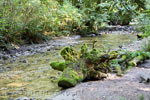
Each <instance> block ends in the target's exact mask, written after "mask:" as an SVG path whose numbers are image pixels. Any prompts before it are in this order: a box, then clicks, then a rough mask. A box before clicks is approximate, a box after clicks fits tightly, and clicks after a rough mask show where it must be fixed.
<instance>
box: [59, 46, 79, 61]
mask: <svg viewBox="0 0 150 100" xmlns="http://www.w3.org/2000/svg"><path fill="white" fill-rule="evenodd" d="M60 54H61V56H62V57H63V58H64V59H65V60H66V61H75V60H77V58H79V53H78V52H77V51H76V50H74V49H73V48H71V47H65V48H63V49H62V50H61V52H60Z"/></svg>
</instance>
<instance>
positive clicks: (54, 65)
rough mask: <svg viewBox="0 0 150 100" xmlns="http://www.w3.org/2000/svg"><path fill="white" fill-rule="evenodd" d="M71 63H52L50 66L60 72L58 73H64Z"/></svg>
mask: <svg viewBox="0 0 150 100" xmlns="http://www.w3.org/2000/svg"><path fill="white" fill-rule="evenodd" d="M69 63H70V62H69V61H68V62H67V61H66V62H52V63H50V66H51V67H52V68H53V69H55V70H58V71H63V70H64V69H65V68H67V67H68V65H69Z"/></svg>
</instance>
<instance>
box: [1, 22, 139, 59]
mask: <svg viewBox="0 0 150 100" xmlns="http://www.w3.org/2000/svg"><path fill="white" fill-rule="evenodd" d="M102 34H121V35H123V34H135V35H136V34H137V31H136V26H120V25H117V26H108V27H105V28H103V29H100V30H99V33H98V34H90V35H87V36H86V37H96V36H101V35H102ZM80 38H81V36H80V35H72V36H69V37H66V36H61V37H53V38H52V39H51V40H49V41H46V42H44V43H41V44H30V45H21V46H14V48H13V49H8V50H6V51H0V60H7V59H9V58H14V59H15V58H16V57H19V56H29V55H34V54H38V53H44V52H48V51H50V50H54V49H57V48H59V47H64V46H73V45H76V44H79V43H81V42H82V41H79V39H80Z"/></svg>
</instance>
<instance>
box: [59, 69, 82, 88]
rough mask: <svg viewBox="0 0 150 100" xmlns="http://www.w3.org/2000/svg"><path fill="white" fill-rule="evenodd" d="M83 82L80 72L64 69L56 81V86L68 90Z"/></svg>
mask: <svg viewBox="0 0 150 100" xmlns="http://www.w3.org/2000/svg"><path fill="white" fill-rule="evenodd" d="M82 80H83V74H82V71H81V72H80V71H79V72H77V71H75V70H74V69H72V68H66V69H65V70H64V71H63V74H62V76H61V77H60V79H59V81H58V86H60V87H63V88H69V87H73V86H75V85H76V84H77V83H78V82H81V81H82Z"/></svg>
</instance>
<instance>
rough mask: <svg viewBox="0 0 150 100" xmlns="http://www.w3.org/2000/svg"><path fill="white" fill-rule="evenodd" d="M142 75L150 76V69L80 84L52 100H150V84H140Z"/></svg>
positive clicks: (134, 70) (137, 68)
mask: <svg viewBox="0 0 150 100" xmlns="http://www.w3.org/2000/svg"><path fill="white" fill-rule="evenodd" d="M143 73H145V74H146V75H149V76H150V69H149V68H139V67H135V68H133V69H131V70H130V71H129V72H128V73H127V74H125V75H124V76H123V77H117V76H115V75H109V77H108V79H106V80H105V81H95V82H86V83H81V84H79V85H77V86H76V87H74V88H71V89H68V90H65V91H64V92H62V93H60V94H58V95H56V96H55V97H53V98H52V100H140V98H142V97H144V100H150V83H145V82H141V78H140V76H141V75H143ZM142 100H143V99H142Z"/></svg>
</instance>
